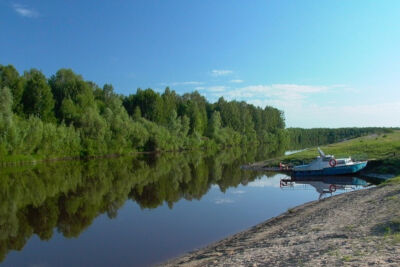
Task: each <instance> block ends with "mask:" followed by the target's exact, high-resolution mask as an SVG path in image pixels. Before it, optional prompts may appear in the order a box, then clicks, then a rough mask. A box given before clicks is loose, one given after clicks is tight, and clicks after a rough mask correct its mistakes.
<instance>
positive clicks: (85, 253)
mask: <svg viewBox="0 0 400 267" xmlns="http://www.w3.org/2000/svg"><path fill="white" fill-rule="evenodd" d="M277 153H279V152H269V151H268V150H267V149H266V148H263V147H258V148H257V149H254V148H248V149H241V148H234V149H229V150H225V151H222V152H219V153H212V152H207V153H204V152H190V153H175V154H174V153H165V154H162V155H139V156H137V157H122V158H110V159H96V160H90V161H66V162H54V163H46V164H44V163H42V164H38V165H35V166H23V167H18V168H15V167H14V168H2V169H0V175H1V176H0V226H1V227H0V260H1V261H2V265H4V266H148V265H152V264H156V263H160V262H162V261H165V260H167V259H170V258H173V257H176V256H179V255H180V254H182V253H185V252H188V251H191V250H194V249H196V248H200V247H203V246H205V245H207V244H209V243H212V242H215V241H217V240H219V239H222V238H224V237H226V236H229V235H231V234H234V233H237V232H239V231H241V230H245V229H247V228H249V227H251V226H253V225H256V224H258V223H260V222H262V221H265V220H267V219H269V218H271V217H274V216H277V215H279V214H280V213H282V212H285V211H287V210H288V209H290V208H292V207H294V206H297V205H300V204H303V203H305V202H308V201H312V200H317V199H318V198H320V197H326V196H330V195H332V194H339V193H341V192H345V191H348V190H354V189H357V188H362V187H363V186H365V185H366V184H365V183H363V181H362V180H357V178H349V179H350V180H351V181H349V182H348V185H336V186H335V188H334V189H335V190H330V191H334V192H330V191H329V186H330V184H331V183H334V182H332V181H328V182H326V183H325V184H324V183H323V182H322V184H321V181H312V182H297V183H293V182H291V181H286V180H285V179H288V178H289V177H287V176H285V175H284V174H274V173H259V172H251V171H243V170H241V169H240V165H242V164H245V163H248V162H254V161H257V160H262V159H265V158H268V157H273V156H275V155H276V154H277ZM281 153H282V152H281ZM282 179H283V180H284V181H286V182H284V183H282V182H281V180H282ZM354 179H355V180H354ZM321 188H322V189H321ZM321 190H322V191H321ZM324 190H325V191H324Z"/></svg>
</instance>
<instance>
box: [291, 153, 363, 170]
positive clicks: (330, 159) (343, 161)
mask: <svg viewBox="0 0 400 267" xmlns="http://www.w3.org/2000/svg"><path fill="white" fill-rule="evenodd" d="M318 151H319V156H318V157H317V158H316V159H315V160H314V161H312V162H311V163H310V164H305V165H298V166H295V167H293V175H294V176H314V175H342V174H351V173H357V172H359V171H360V170H362V169H363V168H365V166H367V161H353V160H352V159H351V158H350V157H349V158H340V159H336V158H335V156H333V155H325V153H324V152H323V151H322V150H321V149H320V148H318Z"/></svg>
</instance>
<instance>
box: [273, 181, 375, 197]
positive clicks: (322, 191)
mask: <svg viewBox="0 0 400 267" xmlns="http://www.w3.org/2000/svg"><path fill="white" fill-rule="evenodd" d="M371 184H372V183H371V182H368V181H366V180H365V178H364V179H362V178H361V177H358V176H310V177H291V178H283V179H281V181H280V187H281V188H282V189H284V190H288V189H291V190H310V189H311V190H315V191H317V192H318V193H319V198H318V199H322V198H324V197H327V196H331V195H332V194H333V193H335V192H337V191H341V192H345V191H352V190H357V189H361V188H365V187H367V186H370V185H371Z"/></svg>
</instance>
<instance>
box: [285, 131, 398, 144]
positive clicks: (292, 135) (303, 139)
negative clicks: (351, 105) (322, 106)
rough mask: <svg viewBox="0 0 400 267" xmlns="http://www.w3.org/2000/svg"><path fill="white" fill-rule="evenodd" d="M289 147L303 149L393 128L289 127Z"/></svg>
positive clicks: (379, 132)
mask: <svg viewBox="0 0 400 267" xmlns="http://www.w3.org/2000/svg"><path fill="white" fill-rule="evenodd" d="M287 131H288V135H289V140H290V141H289V147H290V148H291V149H301V148H306V147H313V146H319V145H326V144H332V143H336V142H339V141H344V140H346V139H350V138H355V137H360V136H363V135H369V134H382V133H389V132H392V131H393V129H391V128H380V127H365V128H356V127H354V128H333V129H330V128H312V129H303V128H288V129H287Z"/></svg>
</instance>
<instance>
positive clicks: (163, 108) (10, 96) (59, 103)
mask: <svg viewBox="0 0 400 267" xmlns="http://www.w3.org/2000/svg"><path fill="white" fill-rule="evenodd" d="M287 142H288V138H287V134H286V130H285V121H284V116H283V112H282V111H280V110H278V109H276V108H273V107H270V106H267V107H265V108H260V107H256V106H254V105H251V104H247V103H245V102H239V101H226V100H225V99H224V98H223V97H221V98H220V99H219V100H218V101H217V102H216V103H210V102H208V101H207V100H206V98H205V97H204V96H202V95H200V94H199V93H198V92H197V91H195V92H192V93H185V94H183V95H179V94H177V93H176V92H175V91H174V90H171V89H170V88H168V87H167V88H166V89H165V90H164V92H162V93H160V92H156V91H154V90H152V89H150V88H148V89H140V88H139V89H137V90H136V92H135V93H133V94H130V95H128V96H125V95H120V94H117V93H115V92H114V88H113V86H112V85H111V84H105V85H103V86H102V87H100V86H99V85H97V84H96V83H94V82H92V81H86V80H84V79H83V77H82V76H81V75H79V74H77V73H75V72H74V71H73V70H71V69H60V70H58V71H57V72H56V73H55V74H54V75H51V76H50V77H46V76H45V75H44V74H43V73H42V72H41V71H40V70H38V69H30V70H28V71H24V73H23V74H19V73H18V71H17V70H16V68H15V67H14V66H12V65H6V66H3V65H0V156H1V158H3V159H4V158H11V159H13V158H14V159H20V158H19V157H24V156H28V155H29V156H33V157H34V158H36V159H45V158H66V157H88V156H100V155H109V154H119V155H121V154H127V153H131V152H135V151H182V150H193V149H208V148H223V147H230V146H235V145H243V144H260V143H262V144H267V145H268V146H269V147H270V148H271V150H273V149H274V148H278V146H279V144H285V143H287Z"/></svg>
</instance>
